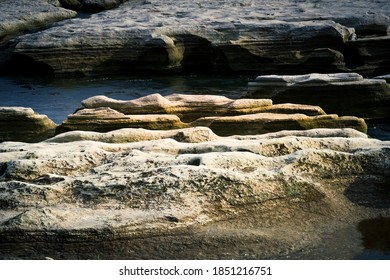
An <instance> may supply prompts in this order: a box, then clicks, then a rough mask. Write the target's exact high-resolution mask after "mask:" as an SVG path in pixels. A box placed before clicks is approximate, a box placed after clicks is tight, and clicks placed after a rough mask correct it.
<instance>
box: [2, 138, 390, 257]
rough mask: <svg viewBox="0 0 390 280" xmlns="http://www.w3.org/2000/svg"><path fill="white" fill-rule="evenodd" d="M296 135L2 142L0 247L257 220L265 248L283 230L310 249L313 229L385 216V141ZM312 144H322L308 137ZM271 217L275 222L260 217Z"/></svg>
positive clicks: (389, 156)
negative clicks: (295, 233)
mask: <svg viewBox="0 0 390 280" xmlns="http://www.w3.org/2000/svg"><path fill="white" fill-rule="evenodd" d="M299 133H300V134H301V136H294V133H292V132H289V133H288V135H284V136H283V134H280V135H279V136H278V135H275V134H274V135H272V136H270V137H264V138H259V139H252V140H248V139H243V140H239V139H232V138H219V139H216V140H214V141H206V142H201V143H180V142H177V141H175V140H173V139H161V140H153V141H142V142H135V143H126V144H125V143H122V144H114V143H103V142H97V141H73V142H66V143H54V142H42V143H36V144H26V143H18V142H7V143H4V144H3V145H2V149H1V152H0V166H1V168H0V170H1V177H0V189H1V190H2V191H1V192H0V202H1V203H0V205H1V212H0V213H1V214H0V236H1V239H0V240H1V244H12V243H15V242H27V244H29V242H32V241H33V242H36V241H45V242H47V243H48V244H50V242H59V241H60V240H62V241H61V242H64V241H65V243H67V242H75V241H77V242H85V241H89V242H96V241H103V240H106V241H107V240H114V239H115V240H120V239H121V238H125V239H126V240H128V241H131V240H135V239H136V240H138V241H139V242H144V240H146V239H145V238H150V237H152V236H154V237H156V238H157V237H158V236H166V237H167V236H168V237H169V236H170V234H173V235H175V236H176V238H177V237H178V236H182V235H183V236H185V231H186V230H191V228H194V227H195V228H197V227H200V226H203V225H207V224H213V223H215V222H217V221H221V220H227V219H231V218H239V217H243V216H245V215H252V216H253V215H255V216H256V217H257V216H259V217H262V218H263V221H264V224H263V226H264V227H265V228H264V229H268V230H269V232H268V231H266V232H268V233H270V235H268V234H267V240H269V241H272V240H273V241H274V242H277V240H281V239H282V236H281V235H283V236H284V238H285V231H272V229H276V228H277V227H274V226H275V225H277V224H278V223H280V221H283V224H284V225H285V221H290V222H291V223H292V224H294V223H298V224H299V225H300V232H301V233H302V234H301V235H299V236H300V238H306V240H308V242H309V241H310V242H312V241H313V239H315V237H310V236H313V234H314V235H317V234H318V235H320V234H321V232H322V228H323V227H318V226H316V225H318V224H319V223H320V222H321V223H324V222H325V221H331V220H333V221H334V220H337V221H339V224H338V227H334V228H333V229H335V230H336V228H341V227H342V226H345V224H350V223H353V222H356V221H357V220H359V219H361V218H362V217H369V216H372V215H378V213H379V212H378V211H380V213H382V215H387V214H389V213H390V212H389V207H390V202H389V198H388V196H387V195H384V192H383V191H382V192H381V191H380V190H381V189H383V188H388V186H389V184H388V183H389V179H390V178H389V174H388V168H389V164H390V153H389V151H390V149H389V148H390V143H389V142H382V141H379V140H375V139H369V138H367V137H366V136H365V135H361V134H359V133H358V132H355V133H353V132H352V131H349V132H348V133H349V134H350V136H351V137H350V138H348V137H340V136H341V135H342V134H340V133H341V131H339V130H337V131H332V130H327V132H326V131H325V130H321V131H310V132H306V133H307V135H303V134H302V133H303V132H299ZM342 133H344V132H342ZM316 134H317V136H319V135H322V137H310V135H316ZM335 135H338V136H337V137H334V136H335ZM344 135H345V134H344ZM361 136H362V137H361ZM251 137H252V136H251ZM368 181H369V182H370V184H367V182H368ZM278 201H279V202H280V203H285V204H283V205H284V206H283V207H284V209H285V210H286V211H280V210H281V209H280V208H279V207H280V206H278V205H281V204H278V203H277V202H278ZM286 207H287V208H286ZM256 209H257V210H256ZM293 209H302V211H306V213H307V215H309V216H310V217H311V218H310V219H305V223H302V220H301V216H299V217H295V218H294V217H293V216H291V215H290V214H291V213H292V212H291V211H293ZM310 209H311V210H310ZM315 209H317V210H318V211H320V212H316V211H317V210H315ZM375 209H377V210H378V209H379V210H378V211H375ZM294 211H295V210H294ZM312 211H314V212H312ZM271 213H277V214H276V215H277V216H273V215H271V216H272V217H273V218H272V219H271V216H269V217H268V218H266V216H267V215H270V214H271ZM289 213H290V214H289ZM316 213H317V214H318V213H320V214H318V215H317V214H316ZM336 217H337V219H336ZM273 219H276V220H273ZM37 221H38V222H37ZM265 221H268V222H267V223H268V225H266V224H267V223H266V222H265ZM333 226H335V224H333ZM183 231H184V232H183ZM266 232H265V231H262V234H265V233H266ZM271 232H273V233H272V234H271ZM253 234H256V236H259V237H260V236H262V234H261V232H257V233H253ZM224 236H225V237H226V236H228V235H224ZM263 237H264V236H263ZM64 238H65V239H64ZM134 238H135V239H134ZM260 240H263V239H262V238H261V239H260ZM290 241H292V240H290ZM183 242H184V240H183ZM259 242H262V241H259ZM65 243H64V244H65ZM78 244H80V243H78ZM277 244H279V243H278V242H277ZM295 244H296V246H297V247H299V248H300V246H301V245H302V246H303V245H304V244H305V243H302V244H301V245H298V243H295ZM279 245H280V244H279ZM172 246H173V245H172ZM145 248H147V247H145ZM145 250H146V249H145ZM141 251H142V250H141ZM267 254H268V257H270V256H271V255H270V254H272V252H268V253H266V254H265V255H267ZM11 255H12V254H11ZM133 256H137V253H136V252H134V254H133ZM3 257H6V256H3ZM130 257H131V254H130ZM161 257H162V255H159V258H161Z"/></svg>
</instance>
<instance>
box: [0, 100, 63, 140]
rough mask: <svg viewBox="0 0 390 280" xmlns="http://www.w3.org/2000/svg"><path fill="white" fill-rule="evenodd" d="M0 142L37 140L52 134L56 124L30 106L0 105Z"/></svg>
mask: <svg viewBox="0 0 390 280" xmlns="http://www.w3.org/2000/svg"><path fill="white" fill-rule="evenodd" d="M0 127H1V130H0V142H3V141H21V142H39V141H42V140H45V139H47V138H50V137H52V136H53V135H54V133H55V130H56V127H57V125H56V124H55V123H54V122H52V121H51V120H50V119H49V118H48V117H47V116H46V115H40V114H37V113H35V112H34V111H33V110H32V109H30V108H23V107H0Z"/></svg>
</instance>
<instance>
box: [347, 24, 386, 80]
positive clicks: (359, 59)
mask: <svg viewBox="0 0 390 280" xmlns="http://www.w3.org/2000/svg"><path fill="white" fill-rule="evenodd" d="M389 26H390V25H389ZM389 49H390V36H377V37H368V38H359V39H356V40H354V41H351V42H349V43H348V52H347V53H348V54H349V56H350V57H348V56H347V57H346V60H348V63H349V64H350V66H349V67H351V68H353V70H354V71H356V72H359V73H361V74H362V75H364V76H368V77H373V76H377V75H383V74H386V73H389V72H390V58H389Z"/></svg>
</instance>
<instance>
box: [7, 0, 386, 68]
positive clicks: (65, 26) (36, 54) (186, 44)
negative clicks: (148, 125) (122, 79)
mask: <svg viewBox="0 0 390 280" xmlns="http://www.w3.org/2000/svg"><path fill="white" fill-rule="evenodd" d="M3 2H4V1H3ZM3 2H2V3H3ZM19 2H20V1H19ZM23 2H24V1H23ZM30 2H31V1H30ZM65 2H67V3H68V7H74V8H75V9H78V8H82V7H88V5H89V4H91V6H90V7H92V8H93V9H98V10H101V9H106V8H111V7H113V6H116V5H118V4H119V2H123V1H122V0H91V1H87V0H84V1H83V0H76V1H72V0H63V1H62V3H65ZM3 5H4V4H3ZM389 10H390V7H389V3H388V1H386V0H378V1H371V2H370V3H367V1H364V0H358V1H353V2H352V1H349V2H347V3H346V2H343V3H341V2H340V1H336V0H330V1H326V2H321V3H320V2H318V1H315V0H310V1H305V2H297V1H296V0H288V1H279V2H278V3H277V4H276V3H269V1H264V0H256V1H248V2H245V3H242V2H239V1H225V0H219V1H197V2H194V1H180V2H177V1H172V0H168V1H164V4H161V3H160V1H153V0H152V1H129V2H127V3H125V4H123V5H121V6H120V7H119V8H118V9H113V10H109V11H104V12H102V13H99V14H95V15H92V16H91V17H88V18H77V19H73V20H70V21H66V22H64V23H62V24H60V25H59V26H55V27H53V28H50V29H48V30H44V31H42V32H39V33H36V34H29V35H26V36H22V37H20V38H19V39H18V41H17V42H18V44H17V46H16V47H15V49H14V50H10V52H13V54H14V57H15V60H13V63H11V65H10V66H9V67H13V68H15V69H17V68H26V65H29V64H34V65H41V69H40V70H41V71H42V72H44V73H45V74H47V73H54V74H56V75H67V74H76V75H78V74H83V75H91V74H106V73H118V72H122V73H123V72H126V73H129V72H132V73H137V74H138V73H140V72H164V73H172V72H173V73H176V72H177V71H183V72H200V73H206V72H213V71H214V72H245V73H248V72H250V73H256V74H303V73H307V72H321V73H330V72H340V71H350V70H352V71H357V72H361V73H364V74H370V75H380V74H385V72H384V71H386V69H387V70H388V66H387V65H388V63H387V62H388V59H387V57H389V55H388V51H387V50H388V48H387V47H386V45H387V41H388V40H387V39H386V38H385V37H383V36H387V35H388V32H389V31H388V30H389V28H388V27H389V25H390V17H389V16H390V13H389V12H388V11H389ZM226 11H229V13H227V12H226ZM362 11H367V12H362ZM22 13H25V12H22ZM11 14H12V13H11ZM355 30H356V33H355ZM370 36H382V38H381V39H376V38H375V39H372V38H369V37H370ZM365 50H368V52H369V55H366V54H365ZM8 55H10V53H8ZM32 69H33V68H31V69H30V71H31V70H32ZM35 69H36V67H35ZM387 72H388V71H387Z"/></svg>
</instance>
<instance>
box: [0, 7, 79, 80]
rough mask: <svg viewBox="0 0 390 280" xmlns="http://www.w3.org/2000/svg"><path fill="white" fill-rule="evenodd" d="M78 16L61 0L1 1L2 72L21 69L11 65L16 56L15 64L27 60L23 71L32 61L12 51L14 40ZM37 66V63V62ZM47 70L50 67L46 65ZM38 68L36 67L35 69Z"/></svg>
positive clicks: (0, 60)
mask: <svg viewBox="0 0 390 280" xmlns="http://www.w3.org/2000/svg"><path fill="white" fill-rule="evenodd" d="M76 15H77V13H76V12H74V11H70V10H67V9H64V8H61V7H59V4H58V2H57V1H50V0H36V1H28V0H16V1H11V0H4V1H0V18H1V21H0V65H1V70H0V72H1V73H6V74H9V73H11V72H15V71H17V70H16V69H14V68H12V66H9V65H7V63H8V62H9V61H11V60H12V59H13V61H14V64H16V63H17V61H18V60H19V59H21V60H23V65H22V68H21V69H19V73H20V72H22V71H23V70H25V68H26V67H28V66H29V65H28V64H30V62H31V61H29V59H27V60H26V59H24V58H23V57H18V56H17V55H16V56H15V55H13V54H12V48H11V49H9V48H8V45H9V44H10V40H12V39H14V38H15V37H17V36H19V35H21V34H24V33H26V32H33V31H36V30H38V29H41V28H45V27H48V26H49V25H51V24H53V23H56V22H59V21H62V20H65V19H70V18H73V17H75V16H76ZM35 65H37V64H35ZM43 68H44V69H45V68H47V67H43ZM28 70H29V71H31V72H30V73H34V69H31V68H30V69H28ZM36 70H37V68H35V71H36Z"/></svg>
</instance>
